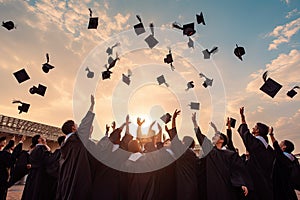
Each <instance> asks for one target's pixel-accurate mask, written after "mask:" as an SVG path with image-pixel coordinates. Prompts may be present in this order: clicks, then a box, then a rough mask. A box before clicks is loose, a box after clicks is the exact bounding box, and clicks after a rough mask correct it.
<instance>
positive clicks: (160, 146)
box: [156, 142, 164, 149]
mask: <svg viewBox="0 0 300 200" xmlns="http://www.w3.org/2000/svg"><path fill="white" fill-rule="evenodd" d="M163 147H164V143H163V142H156V148H157V149H161V148H163Z"/></svg>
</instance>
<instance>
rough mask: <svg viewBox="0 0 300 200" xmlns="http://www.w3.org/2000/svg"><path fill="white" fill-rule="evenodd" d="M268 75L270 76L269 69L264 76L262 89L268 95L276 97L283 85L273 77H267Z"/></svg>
mask: <svg viewBox="0 0 300 200" xmlns="http://www.w3.org/2000/svg"><path fill="white" fill-rule="evenodd" d="M267 76H268V71H266V72H265V73H264V74H263V76H262V77H263V80H264V81H265V83H264V84H263V85H262V86H261V87H260V90H261V91H263V92H264V93H266V94H267V95H269V96H270V97H272V98H274V97H275V95H276V94H277V93H278V92H279V90H280V89H281V88H282V85H280V84H279V83H277V82H276V81H274V80H273V79H271V78H268V79H267Z"/></svg>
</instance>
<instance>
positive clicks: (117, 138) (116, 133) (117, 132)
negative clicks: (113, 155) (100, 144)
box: [109, 128, 122, 144]
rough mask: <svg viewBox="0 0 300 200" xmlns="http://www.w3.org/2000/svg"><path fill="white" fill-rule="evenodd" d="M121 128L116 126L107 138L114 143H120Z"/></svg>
mask: <svg viewBox="0 0 300 200" xmlns="http://www.w3.org/2000/svg"><path fill="white" fill-rule="evenodd" d="M121 132H122V129H120V128H116V129H115V130H114V131H113V132H112V133H111V134H110V135H109V139H110V141H111V142H112V143H114V144H120V140H121Z"/></svg>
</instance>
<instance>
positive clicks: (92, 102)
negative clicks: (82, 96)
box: [89, 95, 95, 112]
mask: <svg viewBox="0 0 300 200" xmlns="http://www.w3.org/2000/svg"><path fill="white" fill-rule="evenodd" d="M94 105H95V98H94V95H91V106H90V110H89V111H91V112H93V110H94Z"/></svg>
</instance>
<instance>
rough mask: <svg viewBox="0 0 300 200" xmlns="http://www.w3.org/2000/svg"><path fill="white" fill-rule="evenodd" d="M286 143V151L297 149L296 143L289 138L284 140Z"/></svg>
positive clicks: (290, 151)
mask: <svg viewBox="0 0 300 200" xmlns="http://www.w3.org/2000/svg"><path fill="white" fill-rule="evenodd" d="M283 143H284V145H285V146H286V148H285V150H284V151H285V152H287V153H292V152H293V151H294V149H295V147H294V144H293V143H292V142H291V141H289V140H283Z"/></svg>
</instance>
